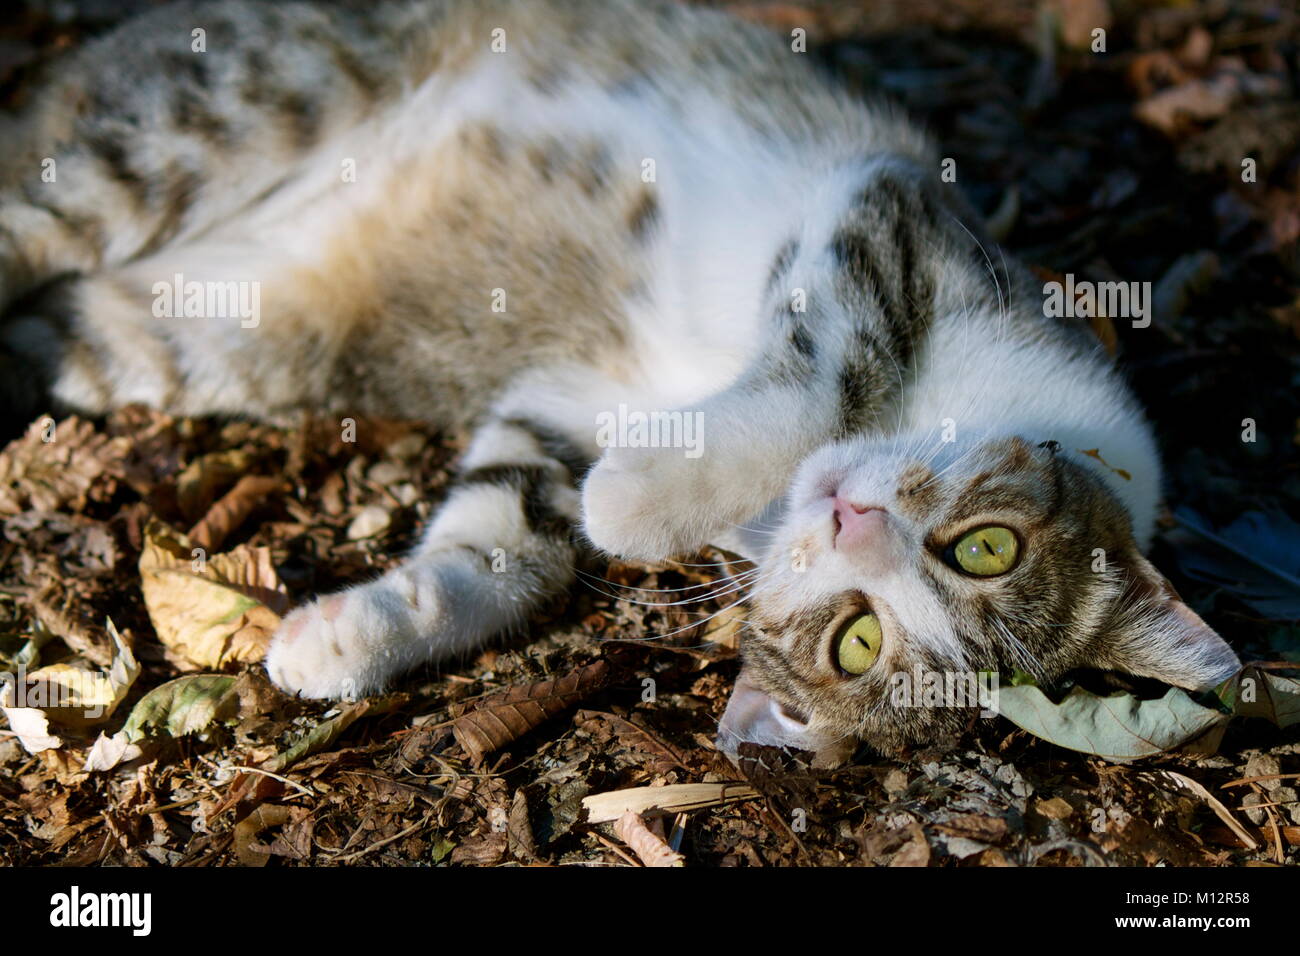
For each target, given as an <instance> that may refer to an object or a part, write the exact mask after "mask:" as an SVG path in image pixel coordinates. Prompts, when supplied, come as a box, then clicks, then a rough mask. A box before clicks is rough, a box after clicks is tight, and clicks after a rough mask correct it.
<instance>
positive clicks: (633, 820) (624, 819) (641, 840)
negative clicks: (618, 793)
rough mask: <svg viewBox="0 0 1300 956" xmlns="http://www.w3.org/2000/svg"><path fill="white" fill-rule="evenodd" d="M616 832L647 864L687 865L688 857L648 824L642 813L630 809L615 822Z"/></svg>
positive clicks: (638, 857)
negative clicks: (671, 845)
mask: <svg viewBox="0 0 1300 956" xmlns="http://www.w3.org/2000/svg"><path fill="white" fill-rule="evenodd" d="M614 833H615V834H616V835H617V836H618V838H619V839H620V840H622V841H623V842H624V843H626V844H627V845H628V847H629V848H630V849H631V850H632V852H633V853H635V854H636V855H637V859H639V860H640V861H641V862H642V863H644V864H645V865H646V866H685V865H686V858H685V857H683V856H682V855H681V854H680V853H678V852H677V851H676V850H674V849H673V848H672V847H670V846H669V845H668V844H667V843H665V842H664V841H663V839H662V838H661V837H660V836H659V835H658V834H656V833H655V832H654V831H653V830H651V829H650V828H649V827H647V826H646V824H645V820H644V819H643V818H642V816H641V814H639V813H637V812H636V811H634V810H629V811H627V812H626V813H625V814H623V815H622V816H621V817H619V818H618V819H617V820H616V821H615V822H614Z"/></svg>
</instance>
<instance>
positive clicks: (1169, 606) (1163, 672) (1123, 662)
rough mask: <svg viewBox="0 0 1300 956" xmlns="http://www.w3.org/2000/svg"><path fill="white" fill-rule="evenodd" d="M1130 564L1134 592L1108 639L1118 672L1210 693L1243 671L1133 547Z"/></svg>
mask: <svg viewBox="0 0 1300 956" xmlns="http://www.w3.org/2000/svg"><path fill="white" fill-rule="evenodd" d="M1124 565H1125V572H1126V573H1127V574H1128V575H1129V582H1128V588H1127V589H1126V591H1125V594H1124V597H1123V598H1122V599H1121V605H1120V607H1119V608H1117V613H1116V615H1115V617H1114V618H1113V619H1112V624H1113V628H1112V630H1111V632H1110V634H1108V635H1106V637H1107V638H1108V641H1109V643H1110V646H1109V648H1108V651H1109V653H1108V654H1107V657H1108V658H1109V659H1110V665H1111V666H1112V667H1113V669H1115V670H1118V671H1123V672H1125V673H1128V674H1134V675H1136V676H1139V677H1154V678H1155V679H1157V680H1162V681H1164V682H1165V683H1166V684H1172V685H1174V686H1175V687H1183V688H1187V689H1188V690H1208V689H1210V688H1211V687H1215V686H1217V685H1218V684H1220V683H1222V682H1223V681H1225V680H1227V679H1228V678H1229V677H1231V676H1232V675H1233V674H1235V673H1236V672H1237V671H1238V670H1240V669H1241V661H1240V660H1238V658H1237V655H1236V654H1235V653H1234V652H1233V650H1232V648H1231V647H1229V646H1228V644H1227V642H1225V641H1224V640H1223V638H1221V637H1220V636H1219V635H1218V634H1217V633H1215V631H1214V629H1213V628H1212V627H1210V625H1208V624H1206V623H1205V621H1204V620H1202V619H1201V617H1200V615H1199V614H1197V613H1196V612H1195V611H1193V610H1192V609H1191V608H1190V607H1188V606H1187V605H1186V604H1184V603H1183V600H1182V598H1180V597H1179V596H1178V592H1177V591H1175V590H1174V586H1173V585H1172V584H1170V583H1169V581H1168V580H1167V579H1166V578H1165V576H1164V575H1163V574H1161V573H1160V572H1159V571H1157V570H1156V568H1155V566H1154V565H1153V564H1152V563H1151V562H1150V561H1148V560H1147V559H1146V558H1144V557H1143V556H1142V555H1141V554H1138V553H1137V550H1136V549H1133V550H1132V551H1131V552H1130V553H1129V554H1128V555H1126V556H1125V559H1124Z"/></svg>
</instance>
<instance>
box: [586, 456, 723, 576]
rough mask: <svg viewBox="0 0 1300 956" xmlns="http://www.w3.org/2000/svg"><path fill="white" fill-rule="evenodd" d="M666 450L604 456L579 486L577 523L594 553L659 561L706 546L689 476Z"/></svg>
mask: <svg viewBox="0 0 1300 956" xmlns="http://www.w3.org/2000/svg"><path fill="white" fill-rule="evenodd" d="M672 452H673V450H671V449H649V448H616V449H610V450H609V451H607V452H606V453H605V455H604V457H603V458H601V460H600V461H599V462H598V463H597V465H596V466H595V467H594V468H593V469H592V470H591V472H590V473H589V474H588V475H587V479H586V481H585V482H584V483H583V486H582V520H583V526H584V530H585V531H586V533H587V537H588V538H590V539H591V542H592V543H593V544H594V545H596V547H598V548H600V549H602V550H604V551H608V552H609V553H610V554H615V555H618V556H619V557H621V558H627V559H629V560H635V561H651V562H657V561H663V560H665V559H667V558H671V557H674V556H676V555H681V554H688V553H691V552H694V551H697V550H699V549H700V548H701V547H703V546H704V545H706V544H708V529H707V528H705V527H703V525H702V523H701V522H700V520H699V516H698V510H699V506H700V504H701V502H700V499H699V496H698V494H696V493H695V491H696V490H697V489H696V488H695V486H697V485H698V483H699V481H698V475H695V474H692V473H691V465H696V464H697V463H695V462H690V461H684V460H682V459H681V458H680V451H678V452H677V453H676V455H675V456H674V455H673V454H672Z"/></svg>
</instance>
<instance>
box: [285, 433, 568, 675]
mask: <svg viewBox="0 0 1300 956" xmlns="http://www.w3.org/2000/svg"><path fill="white" fill-rule="evenodd" d="M584 458H585V456H584V455H583V454H582V453H581V452H580V451H578V450H577V449H576V448H574V447H573V446H571V445H570V443H569V442H568V440H567V439H565V438H564V437H562V436H561V435H560V434H559V433H558V432H557V431H555V430H553V429H552V428H550V427H547V426H544V425H540V424H537V423H534V422H531V421H528V420H525V419H522V418H502V417H497V418H494V419H493V420H491V421H490V422H489V423H488V424H486V425H485V426H484V427H483V428H481V429H480V430H479V431H478V432H477V434H476V435H475V438H474V441H473V443H472V444H471V446H470V448H469V450H468V451H467V453H466V455H465V458H464V460H463V462H462V464H461V472H460V475H459V477H458V479H457V480H456V482H455V484H454V486H453V488H452V490H451V492H450V493H449V494H448V496H447V499H446V501H445V502H444V503H443V505H442V507H441V509H439V511H438V512H437V514H436V515H435V516H434V519H433V521H432V523H431V524H430V526H429V528H428V529H427V530H426V532H425V534H424V537H423V540H422V542H421V544H420V546H419V547H418V548H417V549H416V551H415V553H414V554H412V555H411V556H410V557H409V558H408V559H407V561H406V562H405V563H404V564H403V565H401V566H400V567H398V568H396V569H395V570H393V571H390V572H389V573H387V574H385V575H384V576H383V577H381V578H379V579H377V580H375V581H372V582H370V583H368V584H363V585H361V586H359V587H355V588H352V589H350V590H348V591H344V592H342V593H340V594H333V595H329V596H327V597H323V598H320V599H319V600H317V601H315V602H313V603H312V604H310V605H307V606H306V607H303V608H300V609H298V610H297V611H295V612H293V613H292V614H291V615H290V616H289V617H288V618H286V620H285V622H284V624H283V625H282V626H281V628H280V630H279V632H278V633H277V634H276V636H275V639H274V641H273V643H272V645H271V649H270V653H269V654H268V655H267V661H266V666H267V672H268V673H269V674H270V676H271V679H272V680H273V681H274V682H275V683H276V684H277V685H279V686H280V687H282V688H283V689H284V690H286V691H289V692H290V693H296V694H302V695H303V696H306V697H346V696H355V695H359V694H365V693H369V692H371V691H375V690H379V689H381V688H382V687H384V686H385V685H386V684H387V683H388V682H389V681H391V680H392V679H393V678H394V677H397V676H398V675H400V674H401V673H403V672H405V671H407V670H409V669H411V668H412V667H415V666H417V665H419V664H423V663H427V662H430V661H436V660H443V659H447V658H452V657H458V656H463V655H465V654H466V653H468V652H470V651H473V650H475V649H476V648H478V647H480V646H482V645H483V644H484V643H485V642H486V641H488V640H490V639H492V638H494V637H496V636H498V635H501V634H503V633H506V632H509V631H511V630H514V629H516V628H518V627H519V626H520V625H522V624H523V623H525V622H526V621H527V619H528V617H529V615H530V613H531V612H532V611H533V610H534V609H535V608H537V607H538V606H539V605H540V604H541V603H542V602H544V601H545V600H546V599H548V598H550V597H552V596H553V595H555V594H556V593H558V592H560V591H562V590H564V589H565V588H567V587H568V585H569V584H570V582H571V581H572V579H573V574H574V572H573V559H574V545H573V536H572V529H573V527H574V524H575V522H576V520H577V517H578V493H577V490H576V481H577V478H578V469H579V468H580V467H582V462H583V460H584Z"/></svg>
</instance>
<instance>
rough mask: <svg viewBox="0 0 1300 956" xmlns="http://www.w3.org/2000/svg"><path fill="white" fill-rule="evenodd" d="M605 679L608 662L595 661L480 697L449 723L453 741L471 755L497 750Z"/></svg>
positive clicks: (601, 684)
mask: <svg viewBox="0 0 1300 956" xmlns="http://www.w3.org/2000/svg"><path fill="white" fill-rule="evenodd" d="M608 682H609V664H608V663H607V662H605V661H596V662H595V663H594V664H588V665H587V666H586V667H579V668H578V669H577V670H575V671H571V672H570V673H568V674H565V675H564V676H563V677H554V678H551V679H550V680H544V681H539V682H538V683H536V684H527V685H525V686H523V687H511V688H508V689H507V690H504V691H502V692H501V693H499V694H492V695H490V696H488V697H485V698H483V699H482V700H481V701H479V702H478V706H477V707H475V708H474V709H473V710H471V711H470V712H469V713H467V714H462V715H461V716H460V717H457V718H456V719H455V720H454V721H452V724H451V730H452V733H453V734H455V735H456V742H457V743H459V744H460V745H461V747H463V748H464V749H465V752H466V753H467V754H469V755H470V756H471V757H472V758H473V759H475V760H480V759H482V758H483V756H484V755H485V754H490V753H492V752H493V751H494V750H500V749H501V748H502V747H504V746H505V745H506V744H508V743H510V742H511V741H514V740H517V739H518V738H520V737H522V736H523V735H524V734H526V733H528V732H529V731H530V730H533V729H534V728H535V727H537V726H539V725H540V724H542V723H543V722H544V721H547V720H549V719H550V718H552V717H555V716H557V715H558V714H562V713H563V712H564V711H566V710H568V709H569V708H570V707H572V706H573V705H574V704H576V703H577V702H578V701H579V700H581V699H582V698H583V697H585V696H587V695H588V694H590V693H592V692H594V691H596V690H599V689H600V688H602V687H604V686H605V685H606V684H607V683H608Z"/></svg>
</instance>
